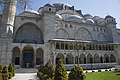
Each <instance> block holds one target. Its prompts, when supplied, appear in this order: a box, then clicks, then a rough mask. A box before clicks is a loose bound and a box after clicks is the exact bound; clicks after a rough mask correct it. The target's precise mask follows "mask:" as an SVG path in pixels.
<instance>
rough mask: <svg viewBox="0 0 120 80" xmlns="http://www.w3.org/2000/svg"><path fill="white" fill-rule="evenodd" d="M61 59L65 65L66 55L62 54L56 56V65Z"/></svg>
mask: <svg viewBox="0 0 120 80" xmlns="http://www.w3.org/2000/svg"><path fill="white" fill-rule="evenodd" d="M59 59H61V60H62V61H63V63H64V59H65V58H64V55H63V54H62V53H58V54H57V56H56V63H57V61H58V60H59Z"/></svg>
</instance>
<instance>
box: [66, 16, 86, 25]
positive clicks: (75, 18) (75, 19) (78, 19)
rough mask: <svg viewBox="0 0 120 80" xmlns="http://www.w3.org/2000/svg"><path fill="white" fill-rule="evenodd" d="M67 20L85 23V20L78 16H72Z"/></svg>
mask: <svg viewBox="0 0 120 80" xmlns="http://www.w3.org/2000/svg"><path fill="white" fill-rule="evenodd" d="M65 20H68V21H73V22H79V23H84V20H83V18H82V17H81V16H78V15H70V16H68V17H67V18H66V19H65Z"/></svg>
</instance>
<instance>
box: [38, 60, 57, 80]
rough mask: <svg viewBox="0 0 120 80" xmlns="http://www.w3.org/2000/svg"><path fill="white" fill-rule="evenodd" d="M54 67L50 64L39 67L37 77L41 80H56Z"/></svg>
mask: <svg viewBox="0 0 120 80" xmlns="http://www.w3.org/2000/svg"><path fill="white" fill-rule="evenodd" d="M54 72H55V70H54V67H53V65H52V64H50V63H49V62H48V63H46V64H45V65H40V66H39V67H38V72H37V76H38V77H39V78H40V80H53V78H54Z"/></svg>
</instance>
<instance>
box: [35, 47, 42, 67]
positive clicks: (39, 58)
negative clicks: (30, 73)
mask: <svg viewBox="0 0 120 80" xmlns="http://www.w3.org/2000/svg"><path fill="white" fill-rule="evenodd" d="M43 60H44V52H43V49H42V48H38V49H37V50H36V65H40V64H43Z"/></svg>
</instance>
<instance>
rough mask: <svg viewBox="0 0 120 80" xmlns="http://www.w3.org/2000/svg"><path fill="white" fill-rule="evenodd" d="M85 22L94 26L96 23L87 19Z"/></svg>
mask: <svg viewBox="0 0 120 80" xmlns="http://www.w3.org/2000/svg"><path fill="white" fill-rule="evenodd" d="M85 22H86V23H87V24H94V23H95V22H94V21H93V20H92V19H87V20H86V21H85Z"/></svg>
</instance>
